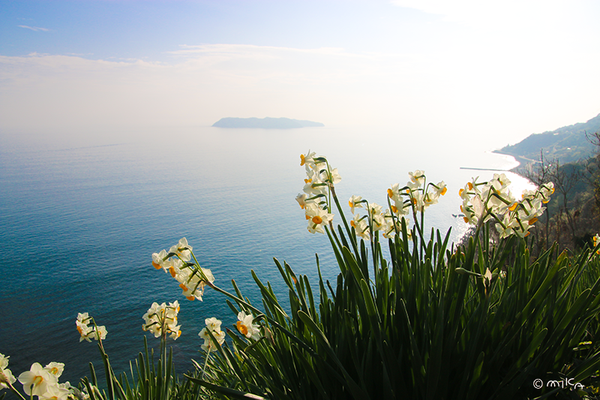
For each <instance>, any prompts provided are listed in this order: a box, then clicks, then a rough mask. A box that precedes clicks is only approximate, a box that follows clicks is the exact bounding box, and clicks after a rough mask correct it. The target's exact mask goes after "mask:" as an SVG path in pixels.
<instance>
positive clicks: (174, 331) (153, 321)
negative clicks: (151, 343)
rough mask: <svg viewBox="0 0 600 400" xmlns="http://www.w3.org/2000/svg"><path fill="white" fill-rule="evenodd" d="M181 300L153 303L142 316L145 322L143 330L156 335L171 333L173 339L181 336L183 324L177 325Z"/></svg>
mask: <svg viewBox="0 0 600 400" xmlns="http://www.w3.org/2000/svg"><path fill="white" fill-rule="evenodd" d="M179 309H180V307H179V302H178V301H175V302H173V303H169V305H167V304H166V303H162V304H160V305H159V304H158V303H156V302H154V303H152V305H151V306H150V308H149V309H148V311H146V313H145V314H144V315H143V316H142V318H143V319H144V324H142V330H144V331H148V332H150V333H152V334H153V335H154V337H157V338H158V337H160V336H161V335H163V334H164V335H169V336H170V337H171V338H172V339H173V340H175V339H177V338H178V337H179V336H181V330H180V329H179V328H181V325H177V314H178V313H179Z"/></svg>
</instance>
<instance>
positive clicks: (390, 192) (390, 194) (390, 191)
mask: <svg viewBox="0 0 600 400" xmlns="http://www.w3.org/2000/svg"><path fill="white" fill-rule="evenodd" d="M387 192H388V197H389V198H392V197H394V192H393V191H392V189H388V190H387Z"/></svg>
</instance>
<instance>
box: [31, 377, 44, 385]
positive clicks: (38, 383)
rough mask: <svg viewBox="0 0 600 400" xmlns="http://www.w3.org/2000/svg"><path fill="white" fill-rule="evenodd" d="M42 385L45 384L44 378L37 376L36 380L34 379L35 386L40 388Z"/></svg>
mask: <svg viewBox="0 0 600 400" xmlns="http://www.w3.org/2000/svg"><path fill="white" fill-rule="evenodd" d="M42 383H44V377H42V376H40V375H37V376H36V377H35V378H33V383H32V385H33V386H38V385H41V384H42Z"/></svg>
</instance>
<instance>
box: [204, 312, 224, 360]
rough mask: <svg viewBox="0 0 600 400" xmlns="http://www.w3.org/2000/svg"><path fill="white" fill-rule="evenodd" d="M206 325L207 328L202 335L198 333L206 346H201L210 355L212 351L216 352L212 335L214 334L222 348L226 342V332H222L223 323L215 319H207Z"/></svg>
mask: <svg viewBox="0 0 600 400" xmlns="http://www.w3.org/2000/svg"><path fill="white" fill-rule="evenodd" d="M204 323H206V328H204V329H202V330H201V331H200V333H198V336H200V337H201V338H202V339H204V344H203V345H202V346H201V347H202V350H204V351H206V352H209V353H210V352H211V351H214V350H216V347H215V346H214V342H213V341H212V339H211V338H210V335H211V334H212V336H213V337H214V338H215V340H216V341H217V343H218V344H219V346H221V345H222V344H223V343H224V342H225V332H223V331H221V321H220V320H218V319H216V318H214V317H213V318H206V319H205V320H204ZM209 331H210V334H209Z"/></svg>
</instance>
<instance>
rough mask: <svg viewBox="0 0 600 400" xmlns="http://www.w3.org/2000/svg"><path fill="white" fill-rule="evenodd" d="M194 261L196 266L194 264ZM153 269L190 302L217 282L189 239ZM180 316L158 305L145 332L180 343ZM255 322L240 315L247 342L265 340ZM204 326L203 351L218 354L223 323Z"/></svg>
mask: <svg viewBox="0 0 600 400" xmlns="http://www.w3.org/2000/svg"><path fill="white" fill-rule="evenodd" d="M313 156H314V153H312V156H311V159H310V160H312V157H313ZM320 162H322V161H320ZM325 162H326V161H325ZM309 163H310V164H311V165H313V164H314V162H313V161H309ZM307 168H308V167H307ZM334 175H335V176H339V175H337V170H335V172H334ZM315 179H317V178H315ZM332 181H336V182H339V179H337V178H336V179H332ZM311 204H312V203H311ZM311 207H312V206H311ZM192 258H193V259H194V262H191V260H192ZM152 265H153V266H154V268H156V269H161V268H162V269H163V270H164V271H165V272H168V273H170V274H171V276H172V277H173V278H175V279H176V280H177V281H178V282H179V287H181V289H182V290H183V295H184V296H185V297H186V298H187V299H188V300H194V299H198V300H202V295H203V293H204V286H206V285H212V283H213V282H214V281H215V278H214V276H213V274H212V272H211V271H210V269H206V268H202V267H200V265H199V264H198V261H197V260H196V257H195V256H194V253H193V252H192V246H190V245H189V243H188V241H187V239H186V238H182V239H180V240H179V242H178V243H177V244H176V245H174V246H172V247H171V248H170V249H169V251H168V252H167V251H165V250H161V251H160V252H159V253H154V254H152ZM178 312H179V303H178V302H177V301H175V302H174V303H169V305H168V306H167V305H166V304H165V303H163V304H161V305H160V306H159V305H158V304H157V303H154V304H152V307H151V308H150V309H149V310H148V312H147V313H146V314H144V317H143V318H144V322H145V323H144V325H142V328H143V329H144V330H145V331H146V330H147V331H150V332H151V333H153V334H154V336H155V337H159V336H161V334H162V333H163V332H166V333H169V334H170V335H171V337H172V338H173V339H177V338H178V337H179V336H180V335H181V331H180V330H179V328H180V326H177V313H178ZM253 320H254V317H253V316H252V314H249V315H247V314H245V313H244V312H240V313H239V314H238V321H237V324H236V327H237V329H238V331H239V332H240V333H242V334H243V335H244V336H245V337H246V338H248V339H250V338H252V339H254V340H258V339H260V338H261V334H260V327H259V326H258V325H256V324H253ZM204 322H205V323H206V328H204V329H202V330H201V331H200V333H198V336H200V337H201V338H203V339H204V344H203V345H202V349H203V350H205V351H207V352H209V353H210V352H211V351H214V350H216V346H215V344H214V343H215V342H214V341H213V340H212V339H211V336H212V337H213V338H214V339H215V340H216V342H217V343H218V344H219V345H222V344H223V343H224V341H225V332H223V331H222V330H221V321H220V320H218V319H216V318H207V319H206V320H205V321H204Z"/></svg>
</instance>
